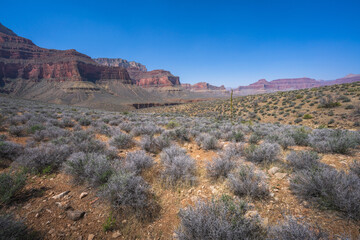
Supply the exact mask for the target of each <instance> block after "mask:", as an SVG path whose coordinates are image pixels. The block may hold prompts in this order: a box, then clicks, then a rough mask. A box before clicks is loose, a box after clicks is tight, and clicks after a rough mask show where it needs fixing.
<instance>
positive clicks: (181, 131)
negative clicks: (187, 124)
mask: <svg viewBox="0 0 360 240" xmlns="http://www.w3.org/2000/svg"><path fill="white" fill-rule="evenodd" d="M174 133H175V134H174V137H175V139H177V140H178V141H181V142H188V141H190V133H189V130H188V129H186V128H176V129H175V131H174Z"/></svg>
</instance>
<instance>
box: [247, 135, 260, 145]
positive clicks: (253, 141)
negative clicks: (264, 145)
mask: <svg viewBox="0 0 360 240" xmlns="http://www.w3.org/2000/svg"><path fill="white" fill-rule="evenodd" d="M260 140H261V136H260V135H259V134H257V133H253V134H251V135H250V138H249V143H250V144H257V143H258V142H260Z"/></svg>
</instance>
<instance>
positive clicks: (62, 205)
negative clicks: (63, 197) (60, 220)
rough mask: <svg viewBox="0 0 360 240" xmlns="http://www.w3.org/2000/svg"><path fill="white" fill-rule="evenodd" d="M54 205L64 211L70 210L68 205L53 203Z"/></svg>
mask: <svg viewBox="0 0 360 240" xmlns="http://www.w3.org/2000/svg"><path fill="white" fill-rule="evenodd" d="M55 205H56V206H58V207H59V208H61V209H64V210H68V209H69V208H71V206H70V205H69V203H65V202H55Z"/></svg>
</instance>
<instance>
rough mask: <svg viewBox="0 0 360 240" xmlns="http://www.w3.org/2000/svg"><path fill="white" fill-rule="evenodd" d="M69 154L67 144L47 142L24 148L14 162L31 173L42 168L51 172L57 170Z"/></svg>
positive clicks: (38, 171) (69, 149)
mask: <svg viewBox="0 0 360 240" xmlns="http://www.w3.org/2000/svg"><path fill="white" fill-rule="evenodd" d="M70 154H71V148H70V147H69V146H68V145H61V146H56V145H54V144H51V143H47V144H43V145H40V146H39V147H30V148H25V149H24V152H23V154H22V155H20V156H19V157H18V158H16V160H15V161H14V164H15V165H19V166H21V167H24V168H26V169H28V170H29V171H31V172H33V173H42V171H43V170H46V172H49V170H50V172H52V171H55V170H57V169H58V167H59V166H60V165H61V164H62V163H63V162H64V161H65V160H66V159H67V157H68V156H69V155H70Z"/></svg>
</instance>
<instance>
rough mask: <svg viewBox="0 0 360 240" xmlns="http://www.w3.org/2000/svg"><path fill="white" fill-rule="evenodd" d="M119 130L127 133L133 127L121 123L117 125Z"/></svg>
mask: <svg viewBox="0 0 360 240" xmlns="http://www.w3.org/2000/svg"><path fill="white" fill-rule="evenodd" d="M119 127H120V129H121V130H123V131H125V132H127V133H129V132H130V131H131V129H132V128H133V125H132V124H131V123H128V122H123V123H121V124H120V125H119Z"/></svg>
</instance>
